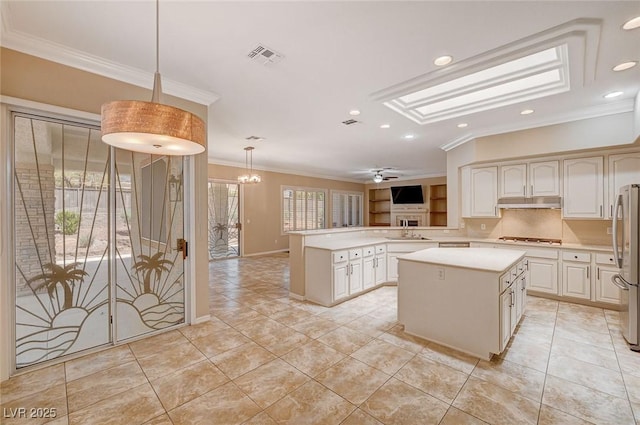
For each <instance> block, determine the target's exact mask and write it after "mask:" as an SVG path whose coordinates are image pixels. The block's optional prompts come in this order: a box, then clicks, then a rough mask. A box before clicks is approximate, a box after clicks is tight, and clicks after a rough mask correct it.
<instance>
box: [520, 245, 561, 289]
mask: <svg viewBox="0 0 640 425" xmlns="http://www.w3.org/2000/svg"><path fill="white" fill-rule="evenodd" d="M557 254H558V253H557V251H556V252H555V255H556V259H555V260H554V259H551V258H539V257H527V259H526V264H527V268H528V270H529V279H528V283H529V289H530V290H532V291H537V292H545V293H548V294H554V295H557V294H558V260H557ZM527 255H529V251H527Z"/></svg>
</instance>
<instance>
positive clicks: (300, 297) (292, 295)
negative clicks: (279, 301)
mask: <svg viewBox="0 0 640 425" xmlns="http://www.w3.org/2000/svg"><path fill="white" fill-rule="evenodd" d="M289 298H293V299H294V300H297V301H306V298H305V297H304V296H302V295H298V294H294V293H293V292H291V291H289Z"/></svg>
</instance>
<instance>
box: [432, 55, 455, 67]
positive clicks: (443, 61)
mask: <svg viewBox="0 0 640 425" xmlns="http://www.w3.org/2000/svg"><path fill="white" fill-rule="evenodd" d="M452 60H453V57H451V56H440V57H439V58H435V59H434V60H433V64H434V65H436V66H445V65H449V64H450V63H451V61H452Z"/></svg>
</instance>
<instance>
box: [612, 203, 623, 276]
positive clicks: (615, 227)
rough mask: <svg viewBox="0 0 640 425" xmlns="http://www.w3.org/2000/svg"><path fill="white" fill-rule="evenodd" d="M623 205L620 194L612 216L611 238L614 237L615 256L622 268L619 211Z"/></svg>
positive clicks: (617, 264)
mask: <svg viewBox="0 0 640 425" xmlns="http://www.w3.org/2000/svg"><path fill="white" fill-rule="evenodd" d="M621 206H622V195H618V197H617V198H616V204H615V208H614V209H613V215H612V216H611V238H612V239H613V241H612V242H613V256H614V257H615V259H616V266H618V268H619V269H621V268H622V257H620V252H619V251H618V211H619V210H620V207H621Z"/></svg>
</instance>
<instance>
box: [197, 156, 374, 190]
mask: <svg viewBox="0 0 640 425" xmlns="http://www.w3.org/2000/svg"><path fill="white" fill-rule="evenodd" d="M209 164H211V165H223V166H227V167H236V168H241V169H243V170H244V168H245V163H244V162H242V163H239V162H235V161H225V160H220V159H212V158H211V157H209ZM253 169H254V170H257V171H267V172H271V173H280V174H291V175H295V176H304V177H313V178H317V179H325V180H336V181H341V182H347V183H357V184H365V183H366V181H362V180H356V179H349V178H344V177H336V176H330V175H327V174H319V173H310V172H308V171H301V170H295V169H288V168H273V167H256V166H255V165H254V167H253Z"/></svg>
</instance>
